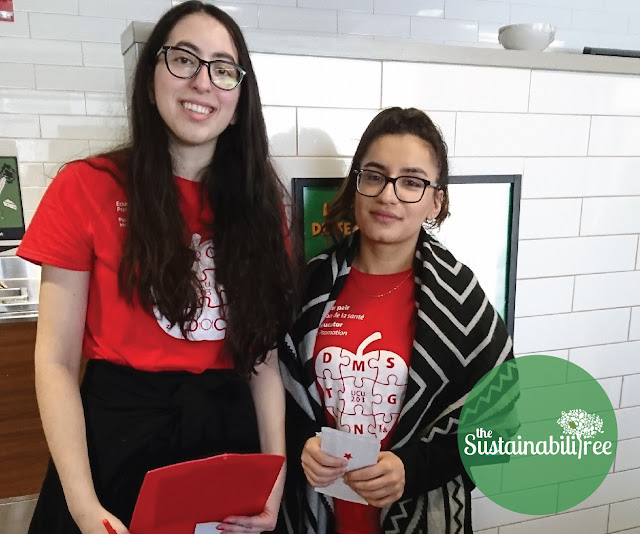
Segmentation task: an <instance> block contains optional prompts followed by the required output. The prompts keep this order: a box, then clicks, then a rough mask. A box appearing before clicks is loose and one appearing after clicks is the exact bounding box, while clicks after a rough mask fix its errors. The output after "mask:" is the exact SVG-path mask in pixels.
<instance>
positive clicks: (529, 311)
mask: <svg viewBox="0 0 640 534" xmlns="http://www.w3.org/2000/svg"><path fill="white" fill-rule="evenodd" d="M573 282H574V277H573V276H565V277H561V278H539V279H531V280H518V282H517V283H516V312H515V316H516V317H525V316H528V315H551V314H554V313H568V312H570V311H571V300H572V297H573Z"/></svg>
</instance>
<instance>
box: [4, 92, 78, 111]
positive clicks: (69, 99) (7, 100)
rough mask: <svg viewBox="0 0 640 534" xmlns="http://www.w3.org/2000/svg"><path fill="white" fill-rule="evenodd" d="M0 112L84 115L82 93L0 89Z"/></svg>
mask: <svg viewBox="0 0 640 534" xmlns="http://www.w3.org/2000/svg"><path fill="white" fill-rule="evenodd" d="M0 113H18V114H22V113H33V114H38V115H51V114H53V115H55V114H64V115H84V114H85V113H86V109H85V104H84V93H80V92H72V91H42V90H40V91H35V90H24V89H21V90H18V89H0Z"/></svg>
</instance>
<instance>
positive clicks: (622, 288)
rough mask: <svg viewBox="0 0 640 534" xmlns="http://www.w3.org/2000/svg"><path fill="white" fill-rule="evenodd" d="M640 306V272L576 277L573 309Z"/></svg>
mask: <svg viewBox="0 0 640 534" xmlns="http://www.w3.org/2000/svg"><path fill="white" fill-rule="evenodd" d="M639 305H640V271H628V272H621V273H605V274H592V275H585V276H577V277H576V285H575V294H574V297H573V309H574V310H576V311H579V310H599V309H604V308H621V307H623V306H639Z"/></svg>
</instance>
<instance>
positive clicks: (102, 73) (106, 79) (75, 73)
mask: <svg viewBox="0 0 640 534" xmlns="http://www.w3.org/2000/svg"><path fill="white" fill-rule="evenodd" d="M35 70H36V87H37V88H38V89H61V90H71V91H73V90H75V91H77V90H80V91H97V92H116V93H121V92H124V89H125V87H124V74H123V70H122V69H106V68H99V67H53V66H49V65H36V66H35Z"/></svg>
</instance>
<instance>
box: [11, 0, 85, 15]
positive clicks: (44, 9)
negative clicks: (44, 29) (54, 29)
mask: <svg viewBox="0 0 640 534" xmlns="http://www.w3.org/2000/svg"><path fill="white" fill-rule="evenodd" d="M13 9H14V10H15V11H35V12H40V13H64V14H67V15H77V14H78V0H55V2H52V1H51V0H14V2H13Z"/></svg>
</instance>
